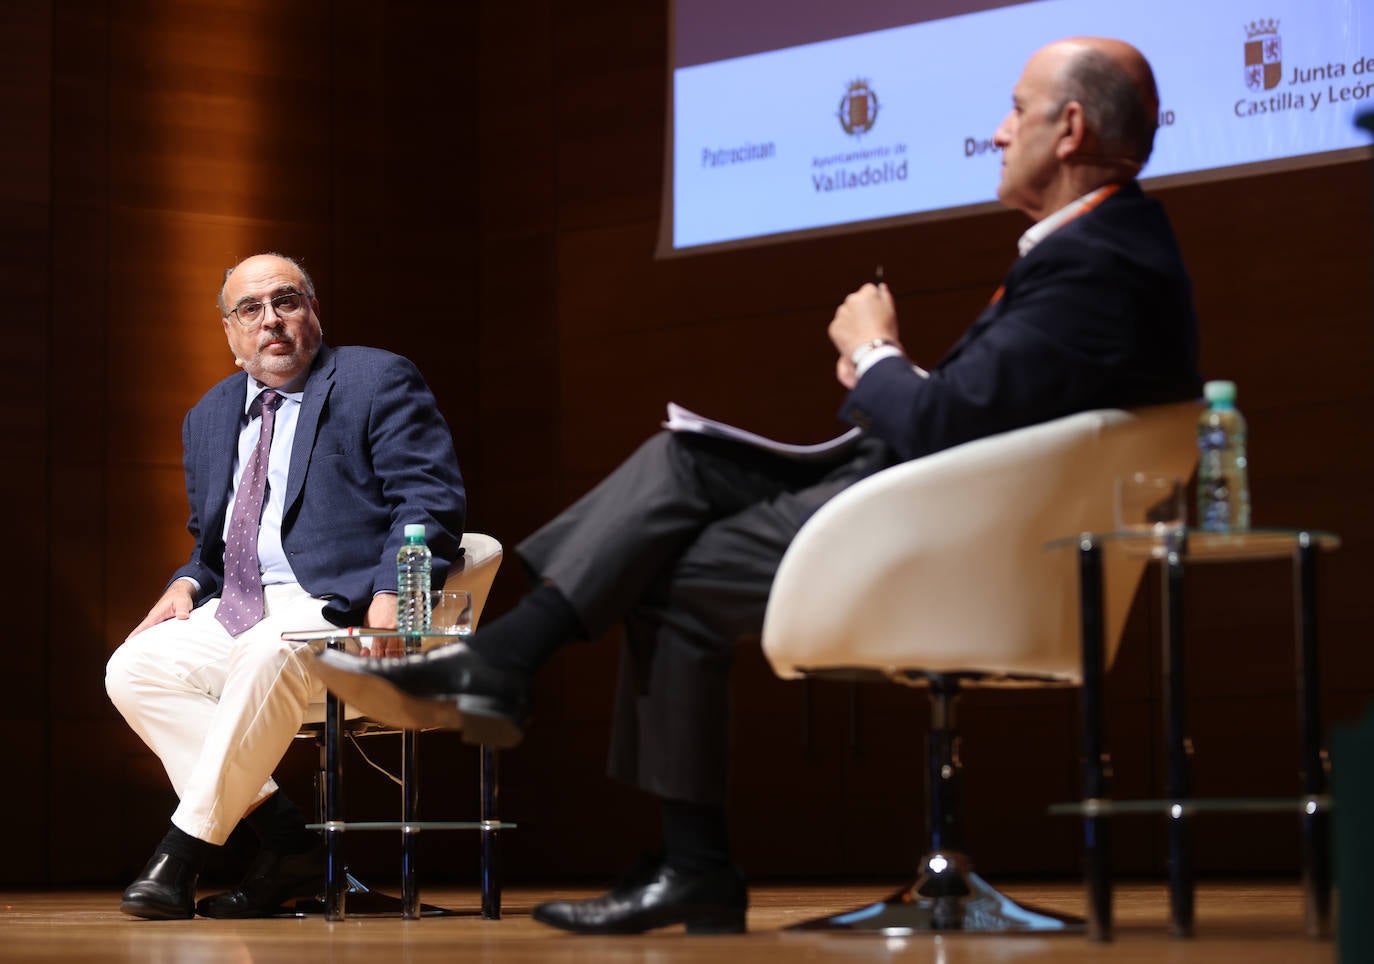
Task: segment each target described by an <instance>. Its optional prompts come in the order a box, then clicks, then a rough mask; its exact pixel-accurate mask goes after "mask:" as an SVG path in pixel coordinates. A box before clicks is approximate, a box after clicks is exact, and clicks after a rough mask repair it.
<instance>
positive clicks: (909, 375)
mask: <svg viewBox="0 0 1374 964" xmlns="http://www.w3.org/2000/svg"><path fill="white" fill-rule="evenodd" d="M1012 99H1013V108H1012V110H1011V112H1010V113H1009V114H1008V115H1007V117H1006V119H1005V120H1004V121H1003V122H1002V124H1001V126H1000V127H999V128H998V130H997V133H996V135H995V138H994V139H995V143H996V144H997V145H998V147H999V148H1000V149H1001V150H1002V156H1003V167H1002V180H1001V185H1000V187H999V189H998V193H999V196H1000V198H1001V199H1002V201H1003V202H1004V203H1006V204H1007V205H1009V206H1011V207H1014V208H1018V209H1020V210H1022V211H1024V212H1025V213H1026V214H1028V215H1029V216H1030V217H1031V218H1032V219H1033V220H1034V221H1035V222H1036V223H1035V224H1034V225H1033V226H1032V227H1031V228H1030V229H1029V230H1028V231H1027V232H1026V233H1025V235H1023V237H1022V238H1021V242H1020V257H1019V259H1018V260H1017V261H1016V263H1015V264H1014V265H1013V267H1012V268H1011V270H1010V271H1009V273H1008V274H1007V276H1006V278H1005V281H1004V283H1003V285H1002V287H1001V288H1000V289H999V290H998V292H997V293H996V294H995V295H994V296H993V299H992V303H991V304H990V305H989V306H988V308H987V309H986V310H985V311H984V312H983V313H982V315H980V316H979V318H978V319H977V320H976V321H975V322H974V324H973V326H972V327H971V328H970V329H969V331H968V333H967V334H966V335H965V337H964V338H963V339H962V340H961V341H960V342H959V344H958V345H956V346H955V348H954V349H953V351H951V352H950V353H949V355H948V356H947V357H946V358H945V359H944V360H943V361H942V362H941V363H940V364H939V365H937V366H935V367H933V368H932V369H931V370H930V371H929V372H926V371H923V370H921V369H919V368H917V367H916V366H914V365H913V364H912V362H911V361H910V360H909V359H908V358H907V357H906V353H905V351H904V350H903V348H902V346H901V342H900V340H899V337H898V331H897V317H896V311H895V308H894V305H893V300H892V297H891V294H890V293H889V292H888V290H887V287H886V286H885V285H878V286H874V285H864V286H863V287H862V288H860V289H859V290H858V291H856V292H854V293H853V294H851V295H850V296H849V297H848V298H846V299H845V301H844V303H843V304H842V305H841V306H840V307H839V309H838V310H837V311H836V312H835V316H834V318H833V320H832V321H831V323H830V329H829V332H830V337H831V340H832V341H833V342H834V344H835V347H836V349H837V351H838V361H837V368H836V373H837V376H838V378H839V380H840V382H841V383H843V384H844V385H845V386H846V387H847V388H849V389H850V393H849V396H848V398H847V399H846V400H845V402H844V405H843V408H842V410H841V415H842V417H844V418H845V419H846V420H848V421H850V422H851V423H853V424H855V425H858V426H860V427H862V428H863V429H864V430H865V432H864V434H863V436H862V439H861V441H860V442H859V443H858V444H857V445H856V446H855V447H854V449H853V450H852V451H850V452H848V453H847V454H846V455H845V456H844V457H842V458H839V459H837V460H835V461H832V462H828V463H821V464H816V463H811V462H795V461H788V460H786V459H782V458H778V457H775V456H771V455H767V454H764V453H762V452H759V451H756V450H754V449H752V448H749V447H747V446H743V445H739V444H736V443H733V442H727V441H719V440H715V439H710V438H705V437H701V436H693V435H688V434H682V433H678V434H672V433H664V434H660V435H659V436H657V437H655V438H653V439H651V440H650V441H649V442H648V443H647V444H645V445H644V446H643V447H642V448H640V449H639V451H638V452H636V453H635V455H634V456H632V457H631V458H630V459H629V460H628V461H627V462H625V463H624V464H623V465H622V466H620V468H618V469H617V470H616V471H615V472H614V473H612V474H611V475H610V476H609V477H608V478H607V479H606V480H604V481H603V482H602V483H601V484H600V485H598V486H597V487H596V488H595V489H593V490H592V491H591V492H590V493H588V494H587V495H586V496H584V497H583V498H582V499H581V500H580V501H578V502H577V503H576V504H575V505H573V506H572V507H571V508H570V509H569V510H567V511H566V512H564V513H563V514H562V515H560V516H559V517H558V518H556V519H555V520H553V521H552V522H551V523H549V524H548V525H547V526H545V527H544V528H543V529H541V530H540V531H538V532H536V533H535V534H534V535H533V536H531V537H530V538H529V539H528V540H527V541H526V542H525V543H523V544H522V545H521V546H520V547H519V553H520V557H521V559H522V561H523V562H524V563H525V565H526V567H527V568H528V569H529V571H530V573H531V574H532V576H534V577H535V579H536V580H538V583H539V584H538V585H537V587H536V588H535V589H534V590H533V591H532V592H530V593H529V594H528V595H527V596H525V597H524V599H522V600H521V602H520V603H519V604H518V605H517V606H516V608H515V609H513V610H512V611H511V612H509V613H507V614H506V615H505V616H504V617H503V618H501V619H499V620H497V621H495V622H492V623H489V624H487V626H486V627H485V628H484V629H483V630H482V631H481V632H479V633H478V634H477V635H476V636H475V638H474V639H473V640H472V643H471V645H470V647H468V648H467V649H453V650H449V651H446V652H442V653H434V654H432V655H431V656H429V657H424V658H415V659H409V660H402V661H396V662H388V663H386V664H385V665H368V664H365V663H362V662H359V661H357V660H350V659H349V658H347V657H342V658H335V654H328V653H327V654H323V656H322V657H321V658H320V659H318V660H317V661H316V665H315V669H316V672H317V673H319V674H320V675H321V676H322V677H323V678H324V679H325V682H326V684H327V685H328V686H329V687H330V688H331V689H333V690H334V691H335V692H336V693H338V694H340V695H341V696H343V697H345V698H346V699H347V700H348V701H349V702H350V703H353V704H355V705H357V706H360V707H367V706H369V704H371V705H374V706H375V705H379V704H380V705H385V704H388V703H390V704H393V705H395V704H399V705H400V706H401V707H402V709H400V710H397V711H396V714H395V715H399V716H400V717H403V718H401V719H398V720H397V722H406V720H405V719H404V717H411V718H413V719H416V720H425V721H429V722H441V723H445V724H447V725H451V726H458V727H470V726H480V727H481V728H482V729H483V730H484V731H486V732H488V733H490V732H492V731H494V730H495V729H497V724H498V723H499V724H502V725H504V726H505V728H506V731H507V732H506V737H507V738H508V740H510V741H512V742H513V741H514V740H515V739H517V738H518V736H519V726H520V725H521V723H522V721H523V717H524V714H525V711H526V706H527V702H526V701H527V693H528V690H529V680H530V678H531V676H532V675H533V673H534V672H535V671H536V670H537V668H538V667H539V666H540V664H541V663H542V662H543V661H544V660H545V659H546V658H547V657H548V655H549V654H550V653H552V652H553V651H555V650H556V649H557V648H558V647H559V646H561V645H563V644H564V643H565V642H566V641H567V640H569V639H572V638H577V637H596V636H598V635H600V634H601V633H603V632H604V631H605V630H606V629H607V628H608V627H609V626H610V625H611V624H612V623H613V622H614V621H615V620H617V619H624V620H625V624H626V646H625V648H624V650H623V658H622V663H621V682H620V692H619V697H618V705H617V713H616V721H615V732H614V738H613V739H614V745H613V748H612V751H611V770H612V773H613V774H614V775H616V776H618V777H620V778H622V779H625V780H627V781H630V782H632V783H635V784H637V785H638V786H640V787H641V788H643V789H644V790H646V791H647V792H649V793H650V794H653V795H654V796H656V797H658V798H659V799H660V801H661V804H662V814H663V853H662V856H661V857H659V858H657V859H654V860H652V861H651V862H649V863H647V864H646V865H645V866H643V867H641V868H639V869H637V870H636V871H635V872H634V873H632V874H631V875H629V876H628V877H626V878H625V879H624V880H623V881H622V882H621V883H619V884H618V885H616V886H615V887H614V888H613V889H612V890H611V891H610V893H608V894H606V895H605V896H602V897H596V898H592V899H590V900H584V901H558V902H553V903H550V904H545V905H542V906H540V907H538V908H536V909H535V912H534V916H535V917H536V919H538V920H541V921H543V922H545V923H548V924H551V925H553V926H556V927H561V928H564V929H567V930H571V931H578V932H584V933H590V932H600V933H626V932H638V931H643V930H647V929H649V928H653V927H661V926H666V925H669V924H676V923H684V924H686V925H687V929H688V930H689V931H698V932H700V931H712V930H741V929H743V927H744V918H745V910H746V906H747V895H746V891H745V887H744V884H743V881H742V879H741V877H740V875H739V873H738V872H737V871H736V870H735V869H734V867H733V866H732V864H731V862H730V858H729V844H728V837H727V834H726V823H725V811H724V800H725V781H726V773H727V769H728V735H729V712H728V672H729V667H730V660H731V650H732V646H733V642H734V640H735V639H736V638H737V637H738V636H740V635H742V634H756V633H757V632H758V631H759V628H760V626H761V625H762V618H763V612H764V607H765V603H766V601H767V595H768V589H769V586H770V585H771V582H772V578H773V575H774V573H775V572H776V569H777V565H778V562H779V560H780V559H781V557H782V554H783V552H784V551H785V550H786V548H787V546H788V543H789V542H790V541H791V540H792V538H793V536H794V535H795V533H796V532H797V530H798V528H799V527H800V526H801V524H802V523H803V522H805V520H806V519H807V518H808V517H809V516H810V515H811V514H812V513H813V512H814V511H815V510H816V509H817V508H818V507H819V506H820V505H821V504H822V503H823V502H825V501H826V500H827V499H829V498H831V497H832V496H833V495H834V494H835V493H837V492H838V491H840V490H841V489H843V488H844V487H845V486H848V485H850V484H852V483H853V482H855V481H856V480H858V479H860V478H862V477H864V476H865V475H868V474H870V473H872V472H874V471H876V470H878V469H881V468H883V467H884V466H887V465H890V464H893V463H894V462H899V461H903V460H907V459H914V458H920V457H921V456H923V455H926V454H929V453H931V452H936V451H939V450H941V449H944V448H947V447H949V446H952V445H957V444H959V443H961V442H966V441H969V440H971V439H976V438H980V437H983V436H986V435H990V434H993V433H997V432H1004V431H1007V430H1009V429H1014V428H1018V427H1020V426H1024V425H1029V424H1032V423H1035V422H1042V421H1045V420H1047V419H1052V418H1056V417H1058V416H1062V415H1068V414H1070V413H1073V412H1077V411H1082V410H1087V409H1093V408H1108V407H1134V406H1141V405H1150V404H1155V403H1162V402H1170V401H1177V400H1180V399H1185V398H1190V397H1195V396H1196V395H1197V394H1198V391H1199V389H1200V379H1199V377H1198V374H1197V370H1196V319H1195V317H1194V312H1193V306H1192V292H1191V285H1190V282H1189V279H1188V275H1187V272H1186V270H1185V269H1184V266H1183V263H1182V259H1181V258H1180V256H1179V252H1178V248H1177V245H1176V243H1175V240H1174V237H1173V232H1172V231H1171V229H1170V227H1169V224H1168V221H1167V219H1166V217H1165V215H1164V212H1163V210H1162V209H1161V208H1160V207H1159V205H1158V204H1157V203H1156V202H1154V201H1151V200H1148V199H1146V198H1145V197H1144V196H1143V195H1142V193H1141V191H1140V188H1139V186H1138V185H1137V184H1136V183H1135V181H1134V178H1135V175H1136V173H1137V172H1138V171H1139V170H1140V168H1141V166H1142V165H1143V164H1144V163H1145V161H1146V159H1147V158H1148V157H1149V154H1150V150H1151V147H1152V144H1153V140H1154V132H1155V127H1156V118H1157V116H1158V109H1159V100H1158V95H1157V93H1156V90H1155V83H1154V78H1153V75H1152V72H1151V70H1150V67H1149V65H1148V64H1147V63H1146V61H1145V59H1144V58H1143V57H1142V56H1141V54H1140V53H1139V51H1137V50H1135V48H1133V47H1131V46H1129V45H1127V44H1125V43H1122V42H1120V41H1114V40H1104V39H1101V38H1075V39H1071V40H1067V41H1061V42H1059V43H1056V44H1051V45H1050V46H1048V47H1046V48H1044V49H1043V50H1040V51H1038V52H1037V53H1036V54H1035V55H1034V56H1033V57H1032V58H1031V59H1030V61H1029V62H1028V63H1027V65H1026V68H1025V71H1024V73H1023V75H1022V77H1021V78H1020V81H1019V82H1018V83H1017V85H1016V88H1015V91H1014V92H1013V98H1012ZM494 720H495V721H496V722H495V723H494V722H493V721H494Z"/></svg>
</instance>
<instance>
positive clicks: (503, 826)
mask: <svg viewBox="0 0 1374 964" xmlns="http://www.w3.org/2000/svg"><path fill="white" fill-rule="evenodd" d="M466 636H467V634H459V633H441V632H430V633H408V634H407V633H397V632H396V631H394V630H377V629H360V628H358V627H341V628H339V629H336V630H309V631H303V632H287V633H282V637H281V638H282V639H283V640H286V641H288V642H304V643H309V644H310V645H311V647H313V648H315V649H316V650H319V649H323V648H325V647H328V648H330V649H337V650H350V651H354V652H356V651H357V650H358V649H359V648H360V646H362V645H364V644H367V645H374V646H383V647H387V648H388V649H396V648H403V649H404V650H405V652H406V653H419V652H426V651H428V650H430V649H433V648H435V647H438V646H444V645H448V644H451V643H455V642H460V641H461V640H463V639H465V638H466ZM398 642H399V644H400V646H399V647H398V646H396V644H397V643H398ZM344 723H345V721H344V707H343V701H342V700H340V699H339V698H338V697H337V696H335V695H334V694H333V693H330V692H327V691H326V694H325V720H324V750H323V757H324V760H323V766H322V767H321V773H322V776H323V781H324V786H323V787H322V788H321V790H320V793H319V796H320V799H321V802H322V810H323V814H322V816H323V818H324V819H323V823H319V824H310V825H309V826H310V828H311V829H314V830H321V831H323V832H324V839H325V846H326V850H327V865H326V871H325V907H324V913H325V917H326V919H328V920H343V919H344V918H345V916H346V912H347V911H346V905H345V900H346V895H347V894H348V892H349V889H350V886H351V885H352V883H353V882H352V880H351V878H350V877H349V874H348V868H347V866H346V865H345V863H344V854H343V835H344V833H345V832H346V831H349V830H354V831H373V830H388V831H399V832H400V834H401V899H400V905H399V910H400V914H401V916H402V917H404V918H406V919H408V920H414V919H418V918H419V917H421V916H424V915H426V914H428V913H444V912H443V911H438V910H436V909H434V908H429V909H427V908H426V907H425V906H424V905H422V904H421V903H420V889H419V883H418V880H417V877H416V871H415V838H416V837H417V836H418V835H419V834H420V832H421V831H423V830H476V831H478V832H480V833H481V839H482V846H481V873H480V878H481V880H480V885H481V893H482V917H483V918H484V919H486V920H498V919H499V918H500V917H501V873H500V849H499V847H500V832H501V831H502V830H511V829H514V828H515V826H516V825H515V824H513V823H508V822H504V821H502V820H501V819H500V818H499V817H498V816H497V809H498V800H499V783H498V776H497V758H496V750H495V749H493V748H492V747H489V746H482V747H479V748H478V752H479V756H480V762H479V783H480V795H481V803H480V807H479V816H478V819H477V820H450V821H421V820H420V819H419V817H418V814H419V779H418V767H417V758H416V740H417V737H418V733H417V732H416V731H414V730H399V731H397V732H399V734H400V737H401V819H400V820H399V821H345V820H344V819H343V761H342V749H343V729H344ZM366 896H368V897H370V898H372V897H380V896H381V895H377V894H376V892H375V891H366ZM386 899H387V900H394V898H386ZM373 903H378V901H376V900H374V901H373ZM361 912H362V913H378V912H380V913H387V912H390V913H393V914H394V913H395V912H396V911H395V908H382V909H380V910H378V909H375V908H368V909H363V910H361Z"/></svg>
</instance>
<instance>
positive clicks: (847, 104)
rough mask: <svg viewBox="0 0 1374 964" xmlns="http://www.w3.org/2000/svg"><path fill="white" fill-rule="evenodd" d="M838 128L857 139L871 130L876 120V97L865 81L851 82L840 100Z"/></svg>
mask: <svg viewBox="0 0 1374 964" xmlns="http://www.w3.org/2000/svg"><path fill="white" fill-rule="evenodd" d="M838 115H839V118H840V126H841V127H843V128H844V132H845V133H846V134H853V135H854V136H855V137H858V136H859V135H860V134H867V133H868V132H869V131H871V130H872V129H873V124H874V123H875V122H876V121H877V120H878V95H877V94H875V93H873V88H872V87H870V86H868V81H866V80H853V81H850V83H849V88H848V89H847V90H846V91H845V92H844V96H843V97H841V98H840V109H839V112H838Z"/></svg>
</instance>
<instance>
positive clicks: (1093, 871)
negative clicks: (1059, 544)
mask: <svg viewBox="0 0 1374 964" xmlns="http://www.w3.org/2000/svg"><path fill="white" fill-rule="evenodd" d="M1078 574H1079V602H1080V606H1079V609H1080V616H1081V618H1082V626H1081V635H1082V644H1083V690H1082V700H1083V799H1084V801H1085V802H1089V803H1091V802H1093V801H1102V800H1106V799H1107V794H1108V792H1109V788H1108V775H1107V774H1108V764H1109V761H1108V756H1107V753H1106V750H1105V745H1104V738H1103V729H1104V726H1103V712H1102V707H1103V683H1104V677H1105V675H1106V667H1105V663H1106V652H1105V642H1104V637H1105V632H1104V626H1105V619H1104V616H1103V600H1102V548H1101V546H1099V545H1097V544H1096V543H1094V542H1093V541H1092V539H1091V538H1088V537H1086V536H1085V537H1084V539H1083V541H1082V542H1080V543H1079V553H1078ZM1110 849H1111V837H1110V831H1109V827H1108V817H1107V816H1105V815H1099V814H1096V813H1094V812H1092V811H1089V812H1088V813H1085V814H1084V817H1083V855H1084V863H1085V865H1086V866H1085V871H1084V872H1085V875H1086V877H1087V885H1088V937H1089V939H1091V940H1095V941H1109V940H1111V939H1112V881H1111V854H1110Z"/></svg>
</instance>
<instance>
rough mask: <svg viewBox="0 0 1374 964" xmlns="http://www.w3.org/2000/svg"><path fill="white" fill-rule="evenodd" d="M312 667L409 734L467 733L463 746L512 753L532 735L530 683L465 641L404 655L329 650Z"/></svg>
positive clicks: (339, 691) (350, 700) (343, 694)
mask: <svg viewBox="0 0 1374 964" xmlns="http://www.w3.org/2000/svg"><path fill="white" fill-rule="evenodd" d="M314 657H315V658H314V664H313V667H312V669H313V670H314V672H315V675H316V676H318V677H319V678H320V679H321V680H322V681H323V682H324V685H325V686H328V687H329V688H330V689H331V690H333V691H334V693H335V695H337V696H339V697H340V698H342V699H343V701H344V702H345V703H347V704H349V705H350V706H352V707H354V708H355V709H357V710H360V711H361V712H363V713H366V714H367V715H368V716H370V717H373V718H374V719H378V720H381V721H382V722H383V723H387V724H390V725H391V726H399V727H402V728H403V729H407V730H425V729H433V728H436V727H437V728H440V729H445V730H462V731H463V742H465V743H472V744H480V745H485V746H492V747H496V748H497V749H506V748H507V747H512V746H515V745H516V744H517V743H519V742H520V739H521V737H523V736H524V732H523V728H524V724H525V718H526V717H527V716H528V715H529V703H530V697H529V693H530V679H529V677H528V676H526V675H525V674H523V673H519V672H515V671H512V670H507V669H499V668H497V667H495V666H492V665H491V664H490V663H488V662H487V661H486V660H484V659H483V658H482V657H480V656H478V655H477V654H476V653H475V652H473V651H472V650H471V649H469V648H468V647H467V646H466V645H464V644H462V643H455V644H454V645H452V646H442V647H439V648H438V649H432V650H430V651H429V652H428V653H422V654H420V655H417V656H402V657H395V658H393V657H385V658H380V659H379V658H376V657H362V656H350V655H348V654H347V653H341V652H339V651H338V650H332V649H326V650H324V651H322V652H319V653H315V654H314Z"/></svg>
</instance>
